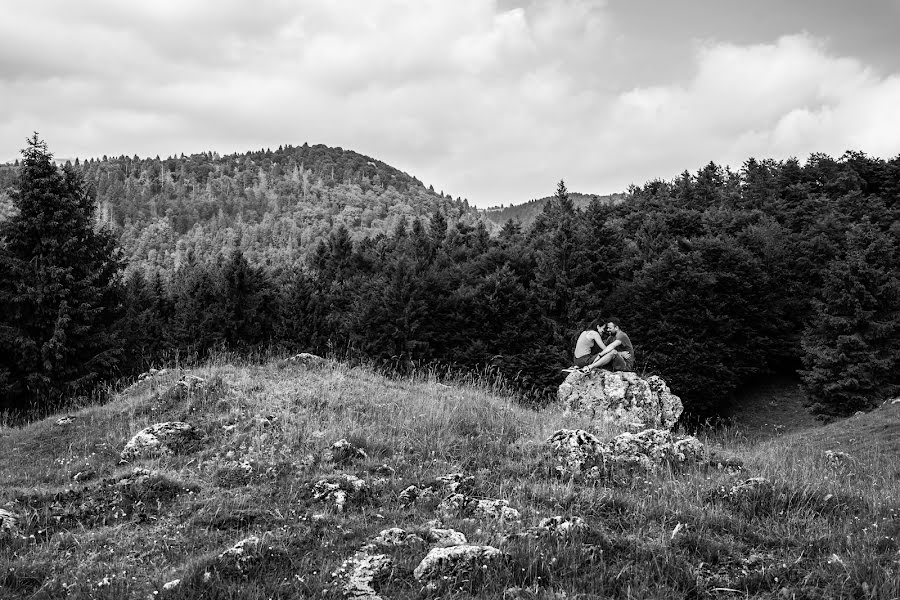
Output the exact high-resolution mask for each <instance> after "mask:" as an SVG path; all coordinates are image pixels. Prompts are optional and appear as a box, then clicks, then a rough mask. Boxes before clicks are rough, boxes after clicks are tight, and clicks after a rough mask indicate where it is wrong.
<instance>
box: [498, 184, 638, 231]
mask: <svg viewBox="0 0 900 600" xmlns="http://www.w3.org/2000/svg"><path fill="white" fill-rule="evenodd" d="M552 199H553V196H546V197H544V198H538V199H535V200H529V201H528V202H524V203H522V204H515V205H510V206H499V207H497V206H495V207H491V208H488V209H485V210H484V211H482V214H483V215H484V216H485V217H487V218H488V219H489V220H490V221H492V222H493V223H496V224H498V225H503V224H505V223H506V222H507V221H509V220H510V219H512V220H513V221H515V222H517V223H519V224H520V225H521V226H522V227H525V228H528V227H531V225H532V224H533V223H534V221H535V219H537V217H538V215H539V214H541V213H542V212H543V210H544V206H546V205H547V203H548V202H550V201H551V200H552ZM569 199H570V200H571V201H572V204H573V205H574V207H575V208H580V209H582V210H585V209H587V207H588V206H590V204H591V202H594V201H595V200H596V201H597V202H598V203H600V204H607V205H611V204H617V203H619V202H621V201H622V200H624V199H625V194H609V195H606V196H598V195H597V194H579V193H578V192H569Z"/></svg>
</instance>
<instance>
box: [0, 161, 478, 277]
mask: <svg viewBox="0 0 900 600" xmlns="http://www.w3.org/2000/svg"><path fill="white" fill-rule="evenodd" d="M74 166H75V168H76V170H79V171H81V173H82V174H83V176H84V178H85V180H86V181H87V183H88V184H90V186H91V188H92V189H93V190H94V191H95V193H96V198H97V203H98V205H99V207H100V211H99V212H100V215H101V218H102V219H103V220H104V222H106V223H108V224H109V225H111V226H112V227H113V228H114V230H115V231H116V232H117V233H118V234H119V235H120V236H121V243H122V246H123V249H124V251H125V256H126V258H127V259H128V261H129V264H130V265H132V266H133V267H138V268H141V269H143V270H145V271H152V270H160V271H163V272H164V273H171V272H172V271H174V270H175V268H176V267H177V266H179V265H181V264H183V263H184V262H186V261H188V260H196V261H199V262H201V263H203V262H208V263H215V262H217V261H218V260H220V259H221V257H222V256H223V255H227V249H228V248H233V247H235V246H236V245H239V246H240V247H241V248H242V249H243V251H244V253H245V255H246V256H247V259H248V260H249V261H250V264H252V265H266V266H269V267H272V266H275V267H287V266H293V265H295V264H296V263H297V262H298V261H302V260H304V259H305V258H306V257H307V256H308V255H309V254H310V253H311V252H312V251H313V250H314V249H315V248H316V246H317V244H318V243H319V242H320V241H322V240H325V239H327V238H328V235H329V234H330V233H331V231H333V230H334V229H335V228H337V227H338V226H341V225H343V226H345V227H346V228H347V229H348V230H349V231H350V233H351V236H352V238H353V239H356V240H359V239H362V238H364V237H374V236H376V235H377V234H379V233H391V232H393V231H394V230H395V229H396V228H397V226H398V224H399V223H401V222H402V223H403V224H404V225H405V226H409V225H411V223H412V221H413V220H414V219H422V220H424V221H425V222H427V221H428V220H429V219H430V216H431V215H433V214H434V213H435V212H436V211H441V212H442V213H443V214H444V215H445V217H446V218H447V219H448V220H449V221H450V222H451V223H455V222H457V221H462V222H464V223H467V224H468V225H474V224H475V223H476V222H478V221H479V220H480V217H479V215H478V213H477V211H476V209H475V208H473V207H470V206H469V205H468V202H467V201H465V200H463V199H462V198H456V199H454V198H452V197H451V196H450V195H448V194H444V192H443V191H441V192H436V191H435V190H434V189H433V188H432V187H431V186H428V187H426V186H425V185H424V184H423V183H422V182H421V181H419V180H418V179H416V178H415V177H413V176H411V175H409V174H407V173H405V172H403V171H400V170H399V169H396V168H394V167H392V166H390V165H388V164H386V163H384V162H383V161H380V160H377V159H375V158H371V157H369V156H365V155H362V154H359V153H357V152H354V151H352V150H346V149H343V148H339V147H338V148H333V147H329V146H325V145H322V144H317V145H312V146H311V145H309V144H303V145H302V146H291V145H287V146H281V147H279V148H278V149H277V150H274V151H273V150H270V149H265V150H258V151H252V152H245V153H236V154H231V155H226V156H220V155H219V154H218V153H215V152H204V153H199V154H193V155H190V156H185V155H184V154H182V155H180V156H178V157H174V156H173V157H169V158H166V159H160V158H159V157H156V158H140V157H138V156H134V157H127V156H119V157H107V156H103V157H102V158H100V159H88V160H85V161H83V162H82V161H79V160H76V162H75V163H74ZM15 173H16V169H15V168H14V167H13V166H11V165H3V166H0V219H2V218H4V215H5V214H6V213H8V212H9V206H8V205H9V202H8V199H7V198H6V195H5V194H4V191H5V190H6V189H7V188H8V187H9V186H11V185H12V184H13V182H14V178H15ZM223 253H224V254H223Z"/></svg>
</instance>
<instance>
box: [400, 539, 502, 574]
mask: <svg viewBox="0 0 900 600" xmlns="http://www.w3.org/2000/svg"><path fill="white" fill-rule="evenodd" d="M501 560H503V553H502V552H500V550H498V549H497V548H494V547H493V546H474V545H469V544H463V545H459V546H448V547H443V548H432V549H431V550H430V551H429V552H428V554H427V555H426V556H425V558H423V559H422V562H420V563H419V566H417V567H416V568H415V570H414V571H413V576H414V577H415V578H416V579H417V580H419V581H421V582H429V581H434V580H437V579H440V578H442V577H447V578H448V579H449V580H451V581H459V580H463V579H466V578H468V577H470V576H471V575H472V574H473V573H474V572H476V571H477V570H480V569H482V567H483V566H487V565H492V564H496V563H498V562H500V561H501Z"/></svg>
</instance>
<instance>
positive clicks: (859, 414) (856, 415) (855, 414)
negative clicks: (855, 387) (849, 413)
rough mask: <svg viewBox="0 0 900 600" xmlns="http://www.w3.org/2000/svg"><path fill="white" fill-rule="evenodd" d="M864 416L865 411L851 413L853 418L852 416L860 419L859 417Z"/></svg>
mask: <svg viewBox="0 0 900 600" xmlns="http://www.w3.org/2000/svg"><path fill="white" fill-rule="evenodd" d="M864 414H866V411H864V410H858V411H856V412H855V413H853V416H854V417H861V416H863V415H864Z"/></svg>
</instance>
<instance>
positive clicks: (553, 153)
mask: <svg viewBox="0 0 900 600" xmlns="http://www.w3.org/2000/svg"><path fill="white" fill-rule="evenodd" d="M6 13H7V14H6V15H5V18H4V19H3V20H2V21H0V105H2V106H0V158H12V157H13V156H14V155H15V152H16V150H17V149H18V148H19V147H21V145H22V143H21V141H20V140H23V139H24V138H25V137H26V136H27V135H29V134H30V132H31V131H32V130H34V129H37V130H38V131H40V132H41V134H42V135H43V136H44V137H45V138H46V139H47V141H48V143H49V144H50V147H51V149H53V150H54V151H55V152H56V153H57V154H59V155H62V156H72V155H76V154H77V155H81V156H97V155H101V154H116V155H117V154H129V155H130V154H134V153H137V154H140V155H151V156H152V155H156V154H160V155H164V156H165V155H167V154H173V153H179V152H185V153H189V152H196V151H200V150H207V149H215V150H219V151H220V152H231V151H244V150H247V149H254V148H259V147H264V146H272V147H274V146H277V145H279V144H282V143H292V144H300V143H303V142H304V141H309V142H310V143H325V144H329V145H334V146H342V147H344V148H351V149H354V150H357V151H359V152H363V153H366V154H369V155H372V156H375V157H377V158H379V159H381V160H385V161H386V162H388V163H391V164H394V165H395V166H397V167H399V168H401V169H404V170H406V171H408V172H410V173H411V174H413V175H415V176H417V177H419V178H420V179H422V180H423V181H425V182H426V183H433V184H434V185H435V187H436V188H438V189H441V188H443V189H444V190H445V191H448V192H450V193H453V194H454V195H461V196H467V197H469V198H470V200H473V201H475V202H477V203H478V204H480V205H487V204H496V203H500V202H503V203H509V202H521V201H524V200H527V199H528V198H531V197H535V196H541V195H547V194H550V193H552V191H553V188H554V187H555V182H556V181H557V180H559V179H560V178H565V179H566V180H567V182H568V183H569V188H570V189H575V190H581V191H593V192H612V191H617V190H620V189H624V187H625V186H627V185H628V183H631V182H635V183H642V182H644V181H646V180H647V179H650V178H653V177H671V176H673V175H674V174H676V173H678V172H680V171H682V170H684V169H685V168H687V169H690V170H694V169H696V168H698V167H700V166H701V165H703V164H705V163H706V162H708V161H709V160H715V161H717V162H731V163H732V164H733V165H734V166H739V165H740V163H741V162H742V161H743V160H744V159H746V158H747V157H748V156H750V155H756V156H759V157H767V156H776V157H779V156H788V155H792V154H793V155H798V156H800V157H804V156H805V155H807V154H809V153H810V152H812V151H825V152H830V153H833V154H840V153H841V152H842V151H843V150H844V149H847V148H859V149H863V150H865V151H866V152H868V153H870V154H881V155H894V154H896V153H898V152H900V147H898V140H900V131H898V120H897V119H896V118H895V117H894V115H893V112H894V109H893V107H894V106H896V105H897V103H898V100H900V80H898V78H897V77H896V76H883V75H880V74H878V73H876V72H874V71H873V70H871V69H869V68H867V67H866V65H864V64H862V63H861V62H859V61H858V60H854V59H852V58H846V57H837V56H832V55H831V54H829V52H828V49H827V47H826V46H825V45H824V44H823V42H821V41H820V40H817V39H816V38H814V37H812V36H809V35H804V34H800V35H795V36H788V37H783V38H781V39H779V40H777V41H776V42H774V43H769V44H757V45H745V46H741V45H736V44H730V43H716V42H705V43H701V44H698V45H697V47H696V51H695V53H694V55H693V61H694V64H693V69H692V70H691V73H692V76H691V78H690V79H689V80H687V81H683V82H671V81H658V82H654V84H653V85H646V86H640V87H634V85H633V84H631V85H629V84H628V81H629V72H630V70H631V67H632V65H629V63H628V60H627V57H628V56H629V51H628V50H629V47H634V45H636V44H642V43H643V42H644V40H639V39H626V38H623V36H622V35H620V34H619V33H618V32H616V31H615V23H614V20H613V17H612V16H611V13H612V7H611V6H606V5H605V4H604V3H603V2H599V1H594V2H591V1H587V0H567V1H565V2H552V3H551V2H533V3H529V4H526V5H524V6H511V7H508V8H506V7H505V5H503V7H501V5H500V4H498V3H497V2H496V1H491V0H455V1H453V2H446V1H444V0H385V1H379V2H371V1H370V0H358V1H353V0H337V1H335V2H318V1H312V0H308V1H306V2H294V1H290V0H272V1H268V2H257V3H254V4H253V5H252V7H251V6H250V5H249V4H247V3H245V2H239V1H237V0H234V1H229V2H221V1H219V2H214V1H212V0H207V1H205V2H200V1H196V2H190V3H183V2H175V1H167V2H156V1H155V2H148V3H142V4H137V3H123V2H99V1H97V2H90V1H85V2H79V3H71V2H50V1H44V2H29V3H17V4H14V5H11V6H10V7H7V9H6ZM658 60H659V61H660V64H661V65H665V64H666V61H667V60H669V57H668V56H667V55H662V54H661V55H659V56H658Z"/></svg>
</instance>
